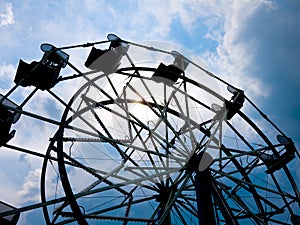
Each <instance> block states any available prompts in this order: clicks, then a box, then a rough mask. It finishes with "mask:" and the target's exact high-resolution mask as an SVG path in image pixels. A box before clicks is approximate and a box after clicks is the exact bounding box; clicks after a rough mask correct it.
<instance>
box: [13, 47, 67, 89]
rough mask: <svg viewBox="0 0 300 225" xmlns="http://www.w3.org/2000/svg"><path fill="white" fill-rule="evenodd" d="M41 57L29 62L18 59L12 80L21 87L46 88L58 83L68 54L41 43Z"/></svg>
mask: <svg viewBox="0 0 300 225" xmlns="http://www.w3.org/2000/svg"><path fill="white" fill-rule="evenodd" d="M41 50H42V51H43V52H44V55H43V57H42V59H41V60H40V61H39V62H37V61H33V62H31V63H30V64H28V63H26V62H24V61H23V60H21V59H20V61H19V65H18V69H17V73H16V76H15V80H14V82H15V83H16V84H19V85H21V86H23V87H27V86H31V85H32V86H35V87H37V88H38V89H41V90H48V89H51V88H52V87H54V86H55V85H56V84H57V83H58V81H59V80H58V78H59V74H60V71H61V69H62V68H64V67H65V66H66V65H67V62H68V59H69V55H68V54H66V53H65V52H63V51H61V50H59V49H57V48H55V47H54V46H53V45H50V44H42V45H41Z"/></svg>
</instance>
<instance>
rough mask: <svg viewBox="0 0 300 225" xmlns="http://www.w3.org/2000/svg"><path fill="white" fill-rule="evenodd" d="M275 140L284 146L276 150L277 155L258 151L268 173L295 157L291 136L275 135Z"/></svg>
mask: <svg viewBox="0 0 300 225" xmlns="http://www.w3.org/2000/svg"><path fill="white" fill-rule="evenodd" d="M277 140H278V141H279V143H280V144H282V146H283V147H284V148H283V149H282V150H281V151H279V152H278V155H279V156H276V155H274V154H267V153H259V157H260V158H261V160H262V161H263V162H264V163H265V165H266V166H267V170H266V173H268V174H271V173H274V172H275V171H277V170H280V169H282V168H283V167H284V166H285V165H287V164H288V163H289V162H290V161H292V160H293V159H294V158H295V153H296V152H297V149H296V147H295V145H294V142H293V141H292V139H291V138H287V137H285V136H282V135H277Z"/></svg>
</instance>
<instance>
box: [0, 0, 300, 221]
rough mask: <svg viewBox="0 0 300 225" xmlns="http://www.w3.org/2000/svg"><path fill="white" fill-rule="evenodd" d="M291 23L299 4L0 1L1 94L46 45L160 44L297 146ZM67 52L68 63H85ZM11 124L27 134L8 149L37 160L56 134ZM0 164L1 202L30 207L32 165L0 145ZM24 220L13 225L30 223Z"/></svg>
mask: <svg viewBox="0 0 300 225" xmlns="http://www.w3.org/2000/svg"><path fill="white" fill-rule="evenodd" d="M299 21H300V1H298V0H286V1H280V0H274V1H272V0H251V1H250V0H215V1H214V0H211V1H205V0H203V1H202V0H185V1H183V0H172V1H171V0H168V1H158V0H157V1H150V0H140V1H137V0H135V1H134V0H130V1H122V0H115V1H107V0H82V1H80V0H64V1H63V0H57V1H55V0H48V1H43V2H42V1H38V0H24V1H17V0H15V1H13V0H11V1H9V0H0V80H1V82H0V92H1V93H2V94H5V93H6V92H7V91H8V90H9V89H10V88H11V87H12V86H13V85H14V83H13V79H14V76H15V72H16V68H17V65H18V62H19V59H21V58H22V59H23V60H24V61H26V62H30V61H32V60H39V59H40V57H41V52H40V49H39V46H40V44H41V43H44V42H48V43H51V44H53V45H55V46H58V47H60V46H66V45H73V44H80V43H86V42H92V41H99V40H104V39H105V38H106V35H107V34H108V33H116V34H118V35H119V36H120V37H122V38H124V39H126V40H130V41H134V42H140V41H149V40H157V41H168V42H172V43H176V44H178V45H180V46H183V47H185V48H187V49H189V50H190V51H192V52H193V53H194V54H196V55H198V56H199V57H200V58H202V60H203V62H204V63H205V65H206V67H207V68H208V69H209V70H211V71H212V72H213V73H215V74H217V75H218V76H220V77H221V78H222V79H225V80H227V81H228V82H229V83H232V84H233V85H235V86H237V87H240V88H241V89H243V90H244V91H245V93H246V95H247V96H248V97H249V98H250V99H252V100H253V101H254V102H255V103H256V104H257V105H258V106H259V107H260V109H262V111H263V112H265V113H266V114H267V115H268V116H269V117H270V118H271V120H273V121H274V122H275V123H276V124H277V125H278V126H279V127H280V128H281V129H282V130H283V131H284V132H285V133H286V134H287V135H288V136H290V137H292V138H293V140H294V142H295V143H296V145H297V146H298V147H300V132H299V127H300V101H299V97H300V88H299V86H300V77H299V75H300V74H299V73H300V42H299V40H300V28H299ZM70 54H71V59H72V62H74V63H78V62H80V61H83V60H84V59H85V57H86V55H84V56H80V55H79V54H77V53H76V52H74V56H73V55H72V53H70ZM72 57H73V58H72ZM66 88H70V87H66ZM30 90H32V89H29V90H28V89H26V88H25V89H24V88H23V89H20V90H19V89H18V90H17V91H16V92H15V93H14V95H13V96H12V98H13V100H14V101H16V102H17V103H20V102H21V101H22V99H24V96H27V95H28V93H29V92H30ZM68 90H69V89H68ZM39 93H41V92H39ZM46 99H47V94H45V93H41V94H40V96H39V97H37V98H36V101H35V103H32V105H31V106H28V109H30V110H32V111H33V110H38V112H39V114H41V115H45V116H47V115H48V114H54V111H53V109H56V107H57V106H55V105H51V104H47V100H46ZM51 109H52V110H51ZM16 126H17V125H16ZM18 126H19V127H21V128H22V129H24V130H25V132H26V135H25V134H24V135H23V134H22V137H20V135H19V136H16V137H15V139H16V140H12V143H14V144H17V145H21V146H27V147H28V148H32V149H37V150H38V151H40V152H44V151H45V150H46V149H45V148H46V147H47V144H48V143H47V140H48V139H49V136H47V137H42V134H48V133H51V132H52V133H51V134H53V130H55V129H56V127H55V126H52V125H45V124H39V123H33V122H32V120H27V121H26V120H24V121H21V120H20V122H19V123H18ZM29 127H30V129H31V130H32V129H37V130H38V129H39V130H40V132H39V135H41V137H35V138H32V136H30V134H29V131H28V128H29ZM21 128H20V129H21ZM25 128H27V131H26V129H25ZM18 133H20V132H18V130H17V134H18ZM29 138H30V139H29ZM42 138H44V140H46V144H43V143H42V141H41V140H42ZM28 140H31V141H30V143H28ZM2 150H3V151H2ZM0 166H1V171H0V180H1V186H0V201H4V202H7V203H10V204H12V205H16V206H20V205H22V204H23V203H24V202H26V201H29V200H33V199H34V198H36V199H38V196H39V195H38V194H35V193H36V192H37V190H38V186H39V174H40V168H41V160H40V159H36V158H35V157H31V156H25V155H23V154H20V153H16V152H10V151H9V150H8V149H5V148H3V147H2V148H1V152H0ZM21 171H22V172H21ZM28 217H30V216H29V215H27V217H22V218H21V220H20V224H21V225H25V224H32V223H29V222H28V221H29V218H28ZM31 218H33V217H31Z"/></svg>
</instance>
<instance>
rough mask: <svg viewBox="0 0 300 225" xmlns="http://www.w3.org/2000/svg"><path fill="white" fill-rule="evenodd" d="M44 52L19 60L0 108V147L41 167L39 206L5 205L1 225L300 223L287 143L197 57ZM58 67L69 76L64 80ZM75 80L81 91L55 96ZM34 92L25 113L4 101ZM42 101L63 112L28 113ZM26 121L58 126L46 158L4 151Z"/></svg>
mask: <svg viewBox="0 0 300 225" xmlns="http://www.w3.org/2000/svg"><path fill="white" fill-rule="evenodd" d="M98 45H100V46H104V48H105V47H106V49H104V48H102V49H98V48H96V47H95V46H98ZM81 48H91V52H90V54H89V55H88V56H87V59H86V61H85V62H84V65H85V69H82V67H81V65H80V67H79V66H75V65H74V64H72V63H71V59H70V57H69V53H67V52H68V51H72V49H81ZM41 50H42V52H44V55H43V57H42V59H41V60H40V61H39V62H36V61H33V62H32V63H30V64H28V63H26V62H24V61H23V60H20V62H19V66H18V69H17V72H16V76H15V79H14V82H15V86H14V87H12V88H11V89H10V90H9V91H8V93H6V94H5V95H1V99H0V102H1V108H0V109H1V111H0V112H1V114H0V115H1V120H0V123H1V127H3V128H1V134H0V137H1V140H0V141H1V142H0V145H1V146H2V148H7V149H11V150H17V151H21V152H24V153H26V154H32V155H35V156H37V157H41V158H42V159H43V164H42V170H41V171H42V172H41V176H40V194H41V202H39V203H35V204H31V205H26V206H22V207H19V208H15V207H12V206H9V205H7V204H5V203H3V207H1V208H4V209H5V210H2V211H1V212H0V218H2V220H3V221H5V222H6V223H8V224H16V223H17V221H18V217H19V216H20V213H22V212H26V211H28V210H32V209H36V208H42V210H43V214H44V218H45V221H44V224H47V225H50V224H56V225H58V224H80V225H86V224H123V225H127V224H128V225H130V224H149V225H171V224H184V225H193V224H195V225H196V224H197V225H198V224H199V225H204V224H212V225H213V224H216V225H217V224H218V225H219V224H232V225H236V224H293V225H296V224H300V217H299V215H300V209H299V206H300V193H299V190H298V187H297V182H298V181H297V180H295V178H294V177H295V175H294V171H293V169H290V165H292V164H293V163H295V162H296V161H298V160H299V153H298V151H297V149H296V147H295V145H294V143H293V141H292V139H291V138H290V137H289V136H288V135H286V134H285V133H284V132H283V131H281V130H280V129H279V128H278V127H277V126H276V125H275V124H274V123H273V122H272V121H271V120H270V119H269V118H268V117H267V116H266V115H265V114H264V113H263V112H262V111H261V110H260V109H259V108H258V107H257V106H256V105H255V104H254V103H253V102H252V101H251V100H250V99H249V98H248V97H247V95H246V94H245V93H244V91H243V90H241V89H239V88H237V87H234V86H233V85H231V84H229V83H228V82H226V81H224V80H222V79H221V78H219V77H218V76H216V75H214V74H213V73H211V72H210V71H208V70H207V69H205V68H204V66H202V64H201V63H200V62H199V59H198V58H197V57H195V56H193V55H191V54H190V53H189V52H187V51H186V50H184V49H181V48H180V47H178V46H174V45H171V44H167V43H158V42H151V43H150V42H149V43H142V44H141V43H134V42H130V41H126V40H123V39H121V38H119V37H118V36H116V35H114V34H109V35H108V36H107V40H104V41H100V42H95V43H86V44H82V45H74V46H67V47H60V48H59V47H55V46H53V45H51V44H42V45H41ZM65 68H69V69H71V70H72V71H73V74H72V75H68V76H61V71H62V70H64V69H65ZM79 68H80V69H79ZM73 80H80V85H79V88H76V91H75V92H74V94H73V96H72V97H71V98H66V97H64V96H61V95H62V94H61V93H63V90H59V86H60V85H62V84H64V86H63V87H65V86H67V85H72V81H73ZM30 86H33V89H32V91H31V92H30V93H29V94H28V96H27V97H26V98H25V99H24V100H23V101H22V103H21V104H19V105H18V104H16V103H14V102H13V101H12V100H11V99H10V96H11V95H12V94H13V93H14V92H15V91H16V90H18V89H20V88H29V87H30ZM54 87H55V88H54ZM74 89H75V88H74ZM41 91H42V93H47V97H48V98H49V99H52V100H53V101H55V102H56V104H58V105H60V108H61V109H62V110H61V114H59V118H57V116H53V117H51V116H43V115H40V114H39V111H28V110H26V105H27V104H28V103H29V102H30V101H31V99H32V98H33V97H34V96H35V95H38V94H40V93H41ZM24 116H26V117H31V118H33V119H36V120H39V121H41V122H42V123H49V124H52V125H53V126H54V127H55V130H56V131H55V132H54V133H53V135H52V136H51V137H47V138H48V139H49V143H48V147H47V149H45V150H44V153H43V154H42V153H39V152H36V151H35V150H34V149H25V148H23V147H20V146H16V145H13V144H10V142H11V140H12V139H17V138H18V136H21V135H22V133H19V132H18V131H17V132H15V131H14V130H12V127H13V126H14V124H17V123H18V121H20V120H22V117H24Z"/></svg>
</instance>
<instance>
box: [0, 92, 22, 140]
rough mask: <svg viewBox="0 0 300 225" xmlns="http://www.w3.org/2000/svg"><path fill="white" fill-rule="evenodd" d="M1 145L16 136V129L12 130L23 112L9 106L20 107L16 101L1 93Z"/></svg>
mask: <svg viewBox="0 0 300 225" xmlns="http://www.w3.org/2000/svg"><path fill="white" fill-rule="evenodd" d="M0 102H1V105H0V127H1V129H0V146H3V145H5V144H6V143H7V142H8V141H9V140H10V139H12V138H13V137H14V136H15V133H16V131H15V130H12V131H11V126H12V124H14V123H16V122H17V121H18V120H19V118H20V116H21V114H20V113H19V112H16V111H14V110H12V109H9V108H7V107H11V108H14V109H17V108H19V107H18V105H16V104H15V103H14V102H12V101H10V100H9V99H7V98H5V97H4V96H3V95H1V94H0ZM5 106H7V107H5Z"/></svg>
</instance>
